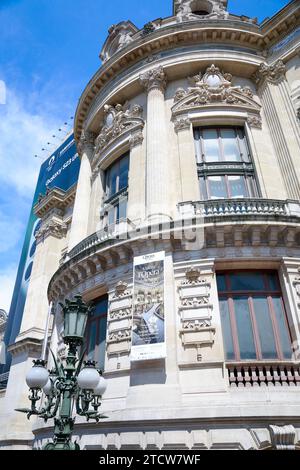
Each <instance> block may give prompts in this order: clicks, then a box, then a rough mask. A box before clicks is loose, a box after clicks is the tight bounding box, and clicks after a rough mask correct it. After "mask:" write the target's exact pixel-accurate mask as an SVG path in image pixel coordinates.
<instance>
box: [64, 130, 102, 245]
mask: <svg viewBox="0 0 300 470" xmlns="http://www.w3.org/2000/svg"><path fill="white" fill-rule="evenodd" d="M94 141H95V136H94V134H92V133H90V132H85V133H83V134H82V136H81V139H80V142H79V145H78V151H79V153H80V154H81V163H80V171H79V178H78V183H77V191H76V197H75V203H74V209H73V216H72V224H71V231H70V237H69V243H68V251H70V250H71V249H72V248H74V246H76V245H77V244H78V243H79V242H80V241H81V240H82V239H84V238H86V237H87V235H88V224H89V213H90V201H91V177H92V169H91V160H92V156H93V151H94Z"/></svg>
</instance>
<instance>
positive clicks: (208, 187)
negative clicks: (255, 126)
mask: <svg viewBox="0 0 300 470" xmlns="http://www.w3.org/2000/svg"><path fill="white" fill-rule="evenodd" d="M194 138H195V151H196V159H197V164H198V177H199V184H200V193H201V198H202V200H207V199H234V198H236V199H238V198H249V197H257V196H258V191H257V184H256V181H255V171H254V167H253V164H252V161H251V156H250V151H249V146H248V142H247V139H246V136H245V132H244V129H243V128H240V127H219V128H211V127H209V128H201V127H198V128H195V129H194Z"/></svg>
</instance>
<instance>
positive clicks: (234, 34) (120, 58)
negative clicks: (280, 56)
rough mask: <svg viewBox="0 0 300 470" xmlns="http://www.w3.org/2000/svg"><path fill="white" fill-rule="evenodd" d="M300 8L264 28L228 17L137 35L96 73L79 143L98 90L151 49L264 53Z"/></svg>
mask: <svg viewBox="0 0 300 470" xmlns="http://www.w3.org/2000/svg"><path fill="white" fill-rule="evenodd" d="M299 18H300V7H299V6H298V2H297V1H296V0H295V1H294V2H292V4H291V5H288V6H287V7H286V8H285V9H284V10H283V14H282V13H281V14H280V15H275V17H274V19H271V20H269V21H268V22H266V23H264V24H263V25H262V26H261V27H259V26H258V25H255V24H251V23H249V22H245V21H241V18H236V19H230V21H229V20H218V21H216V20H208V21H205V22H201V21H189V22H186V23H182V24H180V25H178V24H170V25H169V26H165V25H164V21H163V23H162V26H161V27H159V28H156V29H155V30H154V32H152V33H151V34H149V35H147V36H146V37H144V36H142V35H139V33H137V36H136V35H134V38H133V39H134V40H133V41H132V42H130V43H128V44H127V45H126V46H125V47H124V48H122V49H121V50H120V51H119V52H117V53H116V54H114V55H113V56H112V57H111V58H110V59H109V60H108V61H107V62H106V63H105V64H104V65H103V66H102V67H101V68H100V69H99V71H98V72H97V73H96V74H95V75H94V77H93V78H92V79H91V80H90V82H89V84H88V86H87V87H86V89H85V91H84V93H83V94H82V96H81V99H80V101H79V105H78V108H77V112H76V118H75V139H76V141H77V142H78V141H79V138H80V135H81V131H82V129H83V127H84V121H85V119H86V117H87V113H88V110H89V108H90V106H91V103H92V102H93V101H94V99H95V96H96V95H97V94H98V93H99V91H100V90H101V89H102V88H103V87H104V86H105V85H106V83H108V82H109V81H111V79H112V78H113V77H114V76H116V75H117V74H119V73H120V72H121V71H122V70H126V69H127V68H129V67H130V66H131V65H133V64H134V63H136V62H138V61H142V60H143V59H147V57H148V56H149V52H151V54H157V53H159V52H160V51H162V50H167V49H170V46H172V48H174V47H176V45H177V44H180V47H182V45H184V44H199V43H200V44H201V43H204V44H208V43H211V44H216V45H224V44H228V45H230V46H232V49H233V50H234V46H235V45H236V46H243V47H247V48H250V49H252V50H253V53H254V54H255V53H257V52H259V51H260V52H262V51H263V50H265V49H266V48H268V47H270V46H271V45H272V44H274V43H275V42H276V41H279V40H281V39H282V37H283V36H284V35H286V34H288V33H289V32H290V31H292V29H293V28H294V27H295V24H296V23H297V22H299ZM135 36H136V37H135Z"/></svg>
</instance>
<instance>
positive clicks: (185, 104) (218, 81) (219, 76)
mask: <svg viewBox="0 0 300 470" xmlns="http://www.w3.org/2000/svg"><path fill="white" fill-rule="evenodd" d="M188 82H189V84H190V85H191V86H190V87H189V88H188V89H187V90H185V89H184V88H179V89H178V90H177V91H176V93H175V96H174V105H173V108H172V113H173V120H174V123H175V128H177V129H178V128H179V129H180V127H181V126H182V125H183V122H184V121H185V122H186V119H187V118H186V116H185V118H180V117H179V116H180V115H182V114H184V113H185V115H186V114H187V112H188V111H190V110H191V109H193V108H196V109H201V108H202V107H204V106H213V105H216V104H219V105H222V106H224V105H232V106H238V107H243V108H246V110H247V111H248V112H249V119H248V123H249V125H254V126H256V127H259V126H260V109H261V106H260V105H259V104H258V103H257V102H256V101H255V100H254V99H253V93H252V91H251V89H250V88H249V87H247V86H245V87H241V86H234V85H233V84H232V75H231V74H229V73H221V72H220V69H219V68H218V67H216V66H215V65H211V66H210V67H209V68H208V69H207V70H206V72H205V74H204V75H203V76H202V74H201V73H200V74H198V75H195V76H194V77H188Z"/></svg>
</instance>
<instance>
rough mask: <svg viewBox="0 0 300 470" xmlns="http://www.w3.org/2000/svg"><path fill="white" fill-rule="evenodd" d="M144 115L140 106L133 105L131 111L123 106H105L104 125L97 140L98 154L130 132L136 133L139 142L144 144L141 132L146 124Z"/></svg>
mask: <svg viewBox="0 0 300 470" xmlns="http://www.w3.org/2000/svg"><path fill="white" fill-rule="evenodd" d="M142 114H143V108H142V107H141V106H139V105H138V104H135V105H133V106H132V107H131V108H130V109H128V108H127V107H126V105H124V106H123V105H121V104H117V105H116V106H109V105H105V106H104V124H103V127H102V129H101V132H100V134H99V136H98V137H97V139H96V154H97V153H99V152H102V151H103V150H104V149H105V148H106V147H107V146H108V145H109V144H110V143H111V142H112V141H113V140H115V139H116V138H118V137H120V136H121V135H123V134H125V133H126V132H128V131H132V133H133V135H134V132H135V131H136V132H137V133H138V136H139V137H138V140H139V142H142V135H141V132H140V131H141V130H142V129H143V127H144V124H145V122H144V120H143V118H142ZM138 131H139V132H138ZM132 138H133V137H132ZM135 142H136V141H135Z"/></svg>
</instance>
